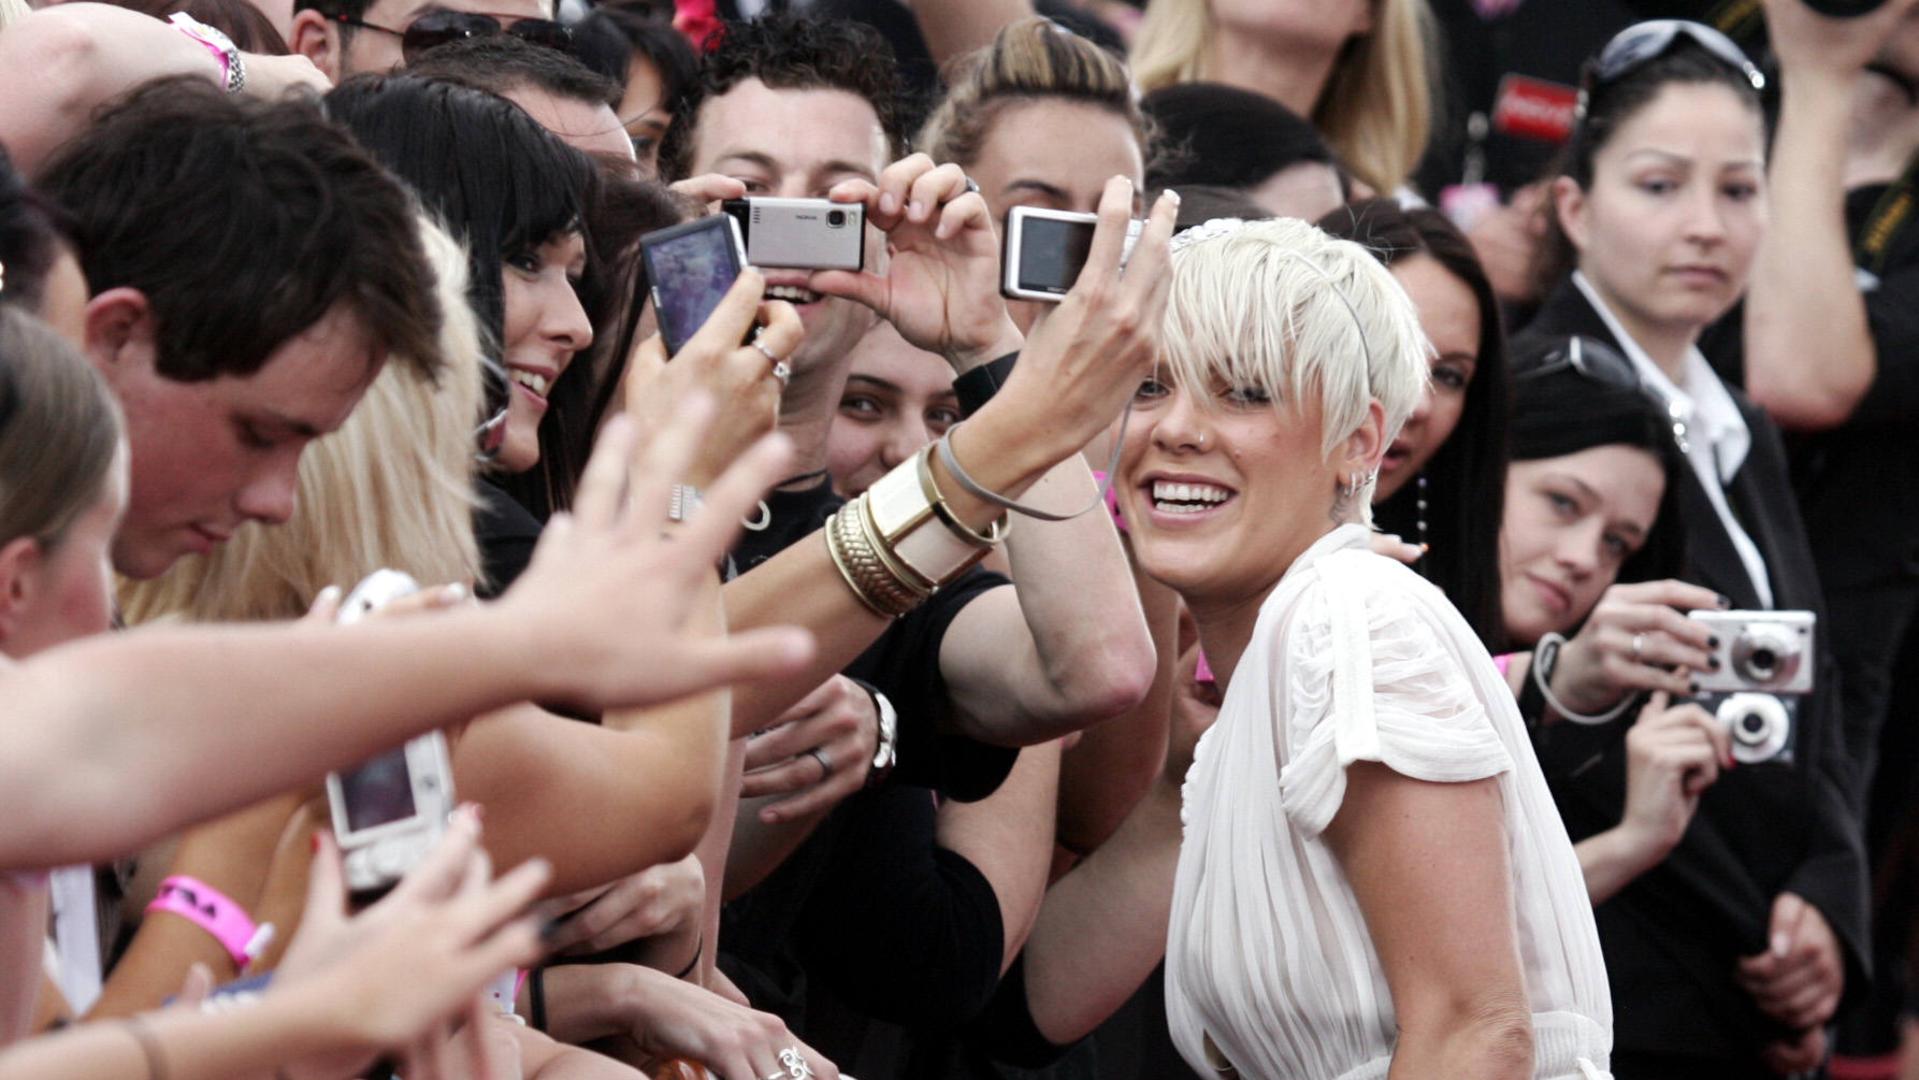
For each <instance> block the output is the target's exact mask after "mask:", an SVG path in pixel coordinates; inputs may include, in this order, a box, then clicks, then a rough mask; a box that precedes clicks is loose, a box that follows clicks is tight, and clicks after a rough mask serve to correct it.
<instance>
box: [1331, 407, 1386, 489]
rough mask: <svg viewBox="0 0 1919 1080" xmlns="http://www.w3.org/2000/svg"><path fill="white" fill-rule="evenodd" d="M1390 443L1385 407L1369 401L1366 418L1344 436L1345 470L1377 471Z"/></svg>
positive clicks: (1369, 472) (1371, 472) (1367, 472)
mask: <svg viewBox="0 0 1919 1080" xmlns="http://www.w3.org/2000/svg"><path fill="white" fill-rule="evenodd" d="M1391 444H1392V440H1391V439H1390V438H1388V437H1387V435H1386V409H1385V408H1384V407H1383V406H1381V405H1380V403H1379V402H1377V401H1373V402H1369V403H1368V404H1367V406H1366V419H1364V420H1361V421H1360V422H1359V426H1358V427H1356V428H1354V429H1353V433H1352V434H1351V435H1348V436H1346V458H1345V461H1344V463H1343V467H1344V469H1345V471H1347V472H1361V473H1365V474H1367V475H1369V476H1370V475H1372V474H1373V473H1376V472H1378V471H1379V461H1380V459H1381V458H1383V457H1385V456H1386V448H1387V447H1388V446H1390V445H1391Z"/></svg>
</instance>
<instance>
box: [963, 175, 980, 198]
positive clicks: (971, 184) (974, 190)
mask: <svg viewBox="0 0 1919 1080" xmlns="http://www.w3.org/2000/svg"><path fill="white" fill-rule="evenodd" d="M966 193H967V194H968V195H978V194H979V181H978V180H975V179H973V178H972V177H970V176H969V177H967V178H966Z"/></svg>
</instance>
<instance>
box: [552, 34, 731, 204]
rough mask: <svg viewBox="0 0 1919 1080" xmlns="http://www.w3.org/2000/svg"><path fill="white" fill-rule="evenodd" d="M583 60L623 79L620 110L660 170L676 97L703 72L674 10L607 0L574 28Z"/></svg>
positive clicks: (646, 162) (645, 164)
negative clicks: (663, 12)
mask: <svg viewBox="0 0 1919 1080" xmlns="http://www.w3.org/2000/svg"><path fill="white" fill-rule="evenodd" d="M573 50H574V53H575V54H576V55H577V56H579V58H580V61H581V62H582V63H584V64H585V65H586V66H587V67H590V68H592V69H593V70H594V71H597V72H599V73H600V74H601V75H604V76H606V77H607V78H609V79H612V80H613V81H614V82H616V83H619V84H620V87H621V93H620V103H619V105H618V106H617V107H616V111H617V112H618V113H619V116H620V123H622V124H624V125H625V126H626V133H627V135H628V137H630V138H631V139H632V140H633V156H634V157H635V158H636V159H638V161H639V163H640V170H641V172H642V173H644V174H645V175H647V176H651V175H653V174H655V173H656V172H658V171H659V163H660V140H662V139H664V138H665V137H666V129H667V128H669V127H671V126H673V102H675V101H677V100H678V99H679V96H680V94H681V92H682V91H684V90H685V89H686V85H687V84H688V83H690V82H692V81H693V76H694V75H696V74H698V73H699V67H700V58H699V55H698V54H696V53H695V52H694V51H693V46H692V45H691V44H689V43H688V42H687V40H686V35H684V34H682V33H680V32H679V31H678V30H675V29H674V28H673V22H672V19H671V17H670V15H669V16H667V17H662V16H660V15H656V14H651V13H647V12H639V11H634V10H632V9H630V8H626V7H618V6H613V5H603V6H601V7H599V8H596V9H594V12H593V14H591V15H588V16H587V17H586V18H585V19H582V20H581V21H580V23H579V25H577V26H575V27H574V28H573Z"/></svg>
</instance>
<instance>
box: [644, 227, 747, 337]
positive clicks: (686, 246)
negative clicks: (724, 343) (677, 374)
mask: <svg viewBox="0 0 1919 1080" xmlns="http://www.w3.org/2000/svg"><path fill="white" fill-rule="evenodd" d="M715 220H716V221H718V220H719V219H715ZM721 224H724V223H723V222H721ZM731 248H732V240H731V237H730V234H729V233H728V231H727V230H726V229H725V228H712V229H701V230H699V231H697V232H691V233H687V234H686V235H684V236H678V237H674V238H673V239H671V240H668V241H666V242H665V243H661V244H656V245H654V246H653V248H652V258H653V261H652V267H651V271H652V273H653V275H654V282H655V284H656V285H658V287H659V301H660V311H659V319H660V329H661V330H662V331H663V332H664V334H665V336H666V340H667V343H668V344H669V345H675V346H677V345H683V344H685V343H686V341H687V339H689V338H691V337H692V336H693V335H694V334H697V333H699V330H700V327H702V326H704V325H706V320H707V317H708V316H710V315H712V314H713V309H715V308H717V307H719V306H720V300H721V298H723V297H724V296H725V295H726V290H728V289H730V288H732V287H733V279H734V278H736V277H738V276H739V272H740V271H739V266H738V264H737V263H736V262H735V261H734V254H733V252H732V250H731Z"/></svg>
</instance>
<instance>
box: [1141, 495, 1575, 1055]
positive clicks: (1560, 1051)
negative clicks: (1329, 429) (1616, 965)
mask: <svg viewBox="0 0 1919 1080" xmlns="http://www.w3.org/2000/svg"><path fill="white" fill-rule="evenodd" d="M1355 761H1373V762H1380V763H1382V764H1384V765H1386V766H1387V767H1388V768H1391V769H1392V770H1393V771H1395V772H1397V773H1400V774H1402V775H1405V776H1409V777H1413V778H1416V779H1419V780H1427V781H1435V782H1441V783H1458V782H1465V781H1470V780H1479V779H1483V778H1486V777H1495V776H1496V777H1498V778H1499V780H1498V782H1499V791H1500V794H1501V796H1502V797H1503V799H1504V803H1505V821H1506V834H1507V844H1508V851H1509V854H1510V860H1511V866H1512V874H1513V898H1514V902H1515V906H1516V909H1517V916H1518V931H1519V945H1520V956H1521V959H1522V962H1523V963H1524V966H1525V976H1526V991H1527V995H1528V997H1529V998H1530V1000H1531V1002H1532V1010H1533V1046H1534V1053H1535V1067H1534V1075H1535V1076H1537V1077H1555V1078H1559V1077H1565V1078H1573V1080H1594V1078H1603V1077H1605V1076H1606V1075H1607V1073H1606V1069H1607V1068H1608V1058H1609V1056H1610V1053H1611V1048H1612V1003H1611V1000H1610V998H1609V997H1608V994H1607V988H1606V968H1605V962H1604V961H1603V960H1602V959H1601V956H1600V951H1599V935H1598V932H1597V930H1596V929H1595V928H1594V925H1593V915H1592V907H1591V904H1590V903H1589V902H1588V901H1587V899H1586V887H1585V882H1584V879H1583V877H1582V876H1581V874H1580V870H1579V862H1578V859H1577V857H1576V856H1575V855H1574V854H1573V849H1572V843H1571V842H1570V841H1569V840H1568V839H1567V837H1566V829H1565V826H1563V825H1562V824H1561V823H1560V820H1559V814H1558V811H1557V810H1556V809H1555V808H1554V806H1553V800H1552V796H1551V794H1550V793H1549V792H1548V791H1547V789H1546V783H1545V779H1544V777H1543V776H1542V775H1541V773H1540V770H1539V764H1538V762H1537V761H1536V760H1535V759H1534V757H1533V752H1532V747H1531V745H1530V743H1529V742H1528V740H1527V736H1526V730H1525V727H1524V723H1523V721H1521V719H1520V716H1519V711H1518V708H1517V706H1516V705H1515V704H1514V702H1513V698H1512V693H1511V691H1510V690H1509V689H1508V688H1507V686H1506V683H1505V681H1504V680H1503V679H1502V678H1501V677H1500V674H1499V672H1498V670H1497V669H1496V668H1494V667H1493V663H1492V658H1491V657H1490V656H1488V655H1487V653H1486V650H1485V648H1484V647H1482V646H1481V645H1480V643H1479V640H1478V638H1477V637H1476V636H1474V634H1473V632H1472V630H1471V628H1470V627H1469V626H1467V624H1466V621H1465V619H1463V618H1461V617H1460V615H1459V613H1458V612H1457V611H1455V610H1454V609H1453V607H1452V605H1451V604H1450V603H1448V602H1447V600H1446V598H1445V596H1444V595H1442V594H1441V593H1440V591H1439V590H1438V589H1436V588H1434V587H1433V586H1432V585H1430V584H1429V583H1427V582H1426V581H1425V580H1424V579H1422V578H1420V577H1419V576H1418V575H1417V574H1416V573H1414V572H1413V571H1412V570H1410V569H1408V568H1407V567H1405V566H1402V565H1400V564H1399V563H1397V562H1395V561H1393V560H1391V559H1388V558H1385V557H1383V556H1379V555H1375V554H1373V553H1372V551H1371V549H1370V546H1369V544H1368V541H1367V534H1366V530H1365V529H1364V528H1363V527H1361V526H1358V525H1345V526H1340V527H1338V528H1336V529H1334V530H1333V531H1332V532H1330V533H1328V534H1327V535H1326V536H1324V537H1322V538H1321V539H1320V540H1319V541H1318V542H1316V543H1315V544H1314V545H1313V546H1312V547H1311V548H1309V549H1307V551H1306V553H1305V554H1303V555H1302V556H1300V558H1299V560H1298V561H1297V562H1295V563H1294V564H1293V566H1292V567H1291V568H1290V569H1288V570H1287V572H1286V575H1285V577H1284V578H1282V579H1281V581H1280V583H1279V585H1278V586H1276V587H1275V588H1274V590H1273V592H1272V594H1271V595H1270V596H1269V597H1268V598H1267V599H1266V602H1265V604H1264V605H1262V606H1261V608H1260V612H1259V621H1258V623H1257V626H1256V628H1255V629H1254V631H1253V637H1252V641H1251V642H1250V643H1249V645H1248V646H1247V649H1246V652H1245V654H1244V655H1243V656H1242V657H1241V658H1240V660H1239V664H1238V667H1237V668H1236V669H1235V670H1234V672H1233V677H1232V682H1231V685H1230V686H1229V688H1228V690H1227V693H1226V698H1225V702H1224V704H1223V705H1222V706H1221V708H1220V713H1219V719H1218V721H1217V722H1216V723H1215V724H1214V726H1213V728H1212V730H1210V731H1208V732H1207V733H1206V735H1205V736H1204V737H1203V738H1202V739H1201V740H1200V743H1199V747H1198V750H1197V752H1196V753H1195V755H1194V761H1193V766H1192V769H1191V771H1190V772H1188V773H1187V776H1186V782H1185V788H1184V805H1183V808H1182V814H1181V816H1182V818H1183V820H1184V823H1185V832H1184V838H1183V840H1182V843H1181V846H1180V855H1179V871H1178V877H1177V879H1176V883H1175V887H1174V895H1173V918H1172V926H1171V931H1170V937H1169V940H1168V943H1167V949H1166V1003H1167V1012H1168V1020H1169V1022H1170V1024H1171V1027H1172V1034H1173V1041H1174V1043H1175V1044H1176V1045H1177V1046H1178V1047H1179V1050H1180V1053H1181V1054H1182V1055H1183V1056H1184V1057H1185V1058H1186V1060H1187V1062H1188V1063H1190V1064H1191V1065H1192V1066H1193V1067H1194V1069H1196V1070H1197V1071H1198V1072H1199V1074H1200V1075H1201V1076H1209V1075H1215V1074H1216V1073H1217V1072H1218V1071H1219V1070H1220V1067H1221V1066H1222V1064H1224V1063H1222V1062H1220V1061H1219V1060H1218V1059H1217V1057H1213V1056H1212V1055H1210V1054H1209V1048H1208V1042H1209V1041H1210V1043H1211V1046H1212V1047H1215V1048H1217V1051H1218V1053H1219V1054H1222V1055H1223V1056H1224V1058H1225V1059H1226V1061H1227V1062H1230V1063H1231V1065H1232V1067H1233V1068H1235V1069H1236V1070H1237V1075H1238V1076H1240V1077H1242V1078H1246V1080H1372V1078H1377V1077H1384V1076H1385V1075H1386V1071H1387V1068H1388V1066H1389V1065H1390V1064H1391V1061H1392V1053H1393V1043H1394V1040H1395V1037H1396V1036H1395V1033H1396V1030H1397V1029H1396V1025H1395V1023H1394V1015H1393V1002H1392V997H1391V995H1390V994H1389V992H1388V990H1387V986H1386V976H1385V970H1384V968H1383V967H1382V966H1381V964H1380V960H1379V956H1378V954H1377V953H1376V952H1375V951H1374V949H1373V944H1372V940H1371V938H1370V937H1369V936H1368V935H1367V932H1366V924H1365V920H1364V918H1363V916H1362V915H1361V913H1360V909H1359V905H1358V902H1357V900H1356V899H1355V898H1354V896H1353V891H1352V888H1351V887H1350V886H1349V885H1348V884H1347V882H1346V878H1345V875H1344V874H1343V873H1342V872H1341V870H1340V866H1339V863H1338V861H1337V860H1335V859H1334V857H1333V854H1332V851H1331V850H1330V849H1329V848H1328V847H1327V845H1326V843H1325V840H1324V837H1323V836H1322V835H1321V834H1322V833H1323V832H1324V830H1325V828H1326V826H1327V825H1328V824H1329V823H1330V822H1331V821H1332V820H1333V817H1334V815H1335V814H1337V813H1338V811H1339V805H1340V800H1341V799H1342V798H1343V797H1344V795H1345V790H1346V768H1347V767H1348V766H1349V765H1351V764H1352V763H1353V762H1355ZM1432 932H1433V933H1435V934H1444V933H1445V932H1446V928H1445V927H1444V926H1434V927H1433V928H1432Z"/></svg>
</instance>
